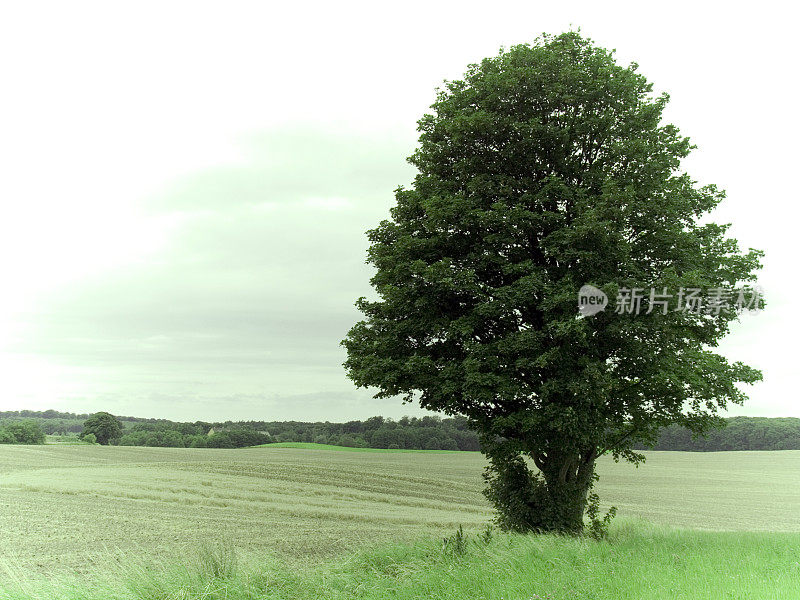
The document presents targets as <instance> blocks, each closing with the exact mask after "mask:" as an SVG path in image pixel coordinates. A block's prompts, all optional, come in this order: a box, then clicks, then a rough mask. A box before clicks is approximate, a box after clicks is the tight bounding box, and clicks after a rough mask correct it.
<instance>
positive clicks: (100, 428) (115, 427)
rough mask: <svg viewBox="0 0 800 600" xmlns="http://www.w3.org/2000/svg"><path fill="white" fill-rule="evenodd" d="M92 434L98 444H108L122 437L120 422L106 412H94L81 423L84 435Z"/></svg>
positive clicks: (82, 435)
mask: <svg viewBox="0 0 800 600" xmlns="http://www.w3.org/2000/svg"><path fill="white" fill-rule="evenodd" d="M89 434H93V435H94V437H95V439H96V441H97V443H98V444H103V445H104V446H105V445H108V444H110V443H111V442H112V441H116V440H118V439H119V438H120V437H122V422H121V421H120V420H119V419H117V417H115V416H114V415H112V414H111V413H107V412H102V411H101V412H98V413H94V414H93V415H92V416H90V417H89V418H88V419H86V421H84V423H83V433H81V436H80V437H81V439H82V438H83V437H84V436H87V435H89Z"/></svg>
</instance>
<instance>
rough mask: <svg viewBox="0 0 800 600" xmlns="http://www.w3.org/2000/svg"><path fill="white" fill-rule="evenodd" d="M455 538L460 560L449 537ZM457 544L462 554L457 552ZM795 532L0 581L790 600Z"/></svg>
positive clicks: (178, 591) (473, 547) (56, 591)
mask: <svg viewBox="0 0 800 600" xmlns="http://www.w3.org/2000/svg"><path fill="white" fill-rule="evenodd" d="M462 537H463V538H464V539H463V542H462V541H458V542H456V543H457V544H458V545H459V550H458V551H457V552H455V551H453V543H454V542H453V539H459V538H462ZM462 543H463V548H461V547H460V546H461V545H462ZM798 561H800V534H796V533H757V532H709V531H693V530H679V529H669V528H666V527H661V526H654V525H649V524H647V523H644V522H631V521H627V522H621V523H620V524H617V525H615V526H614V527H613V528H612V531H611V534H610V537H609V539H608V540H607V541H602V542H597V541H592V540H589V539H575V538H565V537H559V536H520V535H506V534H495V535H491V536H489V535H485V536H476V535H474V534H456V535H455V537H454V538H449V539H447V540H442V539H440V538H437V539H428V540H422V541H420V542H418V543H415V544H408V545H404V544H395V545H389V546H383V547H380V548H377V549H372V550H368V551H363V552H360V553H358V554H354V555H352V556H350V557H349V558H345V559H340V560H338V561H334V562H327V563H323V564H313V563H308V564H306V565H304V566H297V565H294V566H292V567H287V566H282V565H280V564H278V563H277V562H276V561H275V560H274V559H268V560H266V561H264V562H256V561H253V560H237V559H236V557H235V556H234V554H233V552H232V550H230V549H229V548H225V547H214V548H208V549H205V550H204V551H202V552H201V553H200V554H199V555H198V556H197V557H194V558H191V559H189V560H186V561H183V562H176V563H173V564H170V565H157V564H148V565H145V564H142V563H139V564H138V566H137V565H136V564H134V561H133V560H121V561H109V563H108V564H107V565H105V566H104V568H102V569H101V572H98V573H95V574H94V575H93V576H91V577H88V576H84V577H83V578H80V577H77V576H75V577H71V578H67V577H64V578H62V579H61V580H59V581H54V582H46V581H43V580H39V581H32V582H31V581H28V582H26V581H25V580H24V578H20V577H12V578H10V579H8V578H2V579H0V582H1V583H0V598H2V599H3V600H6V599H7V600H34V599H35V600H190V599H192V600H193V599H198V600H200V599H203V600H223V599H224V600H284V599H285V600H289V599H291V600H312V599H313V600H321V599H325V600H345V599H347V600H351V599H364V600H367V599H370V600H373V599H374V600H378V599H380V600H412V599H423V598H424V599H430V600H445V599H446V600H454V599H464V600H473V599H483V600H501V599H502V600H534V599H544V598H547V599H551V600H567V599H575V600H578V599H580V600H606V599H608V600H612V599H613V600H651V599H653V600H656V599H659V600H660V599H664V600H679V599H692V600H706V599H708V600H726V599H727V600H734V599H741V600H744V599H747V600H766V599H770V600H783V599H786V600H797V599H798V598H800V564H799V563H798Z"/></svg>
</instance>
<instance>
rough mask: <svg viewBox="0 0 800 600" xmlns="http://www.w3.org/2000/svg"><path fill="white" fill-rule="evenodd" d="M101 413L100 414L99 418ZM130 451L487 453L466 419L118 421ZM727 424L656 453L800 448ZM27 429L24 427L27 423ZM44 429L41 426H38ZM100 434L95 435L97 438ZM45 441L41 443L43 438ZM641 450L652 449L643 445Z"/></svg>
mask: <svg viewBox="0 0 800 600" xmlns="http://www.w3.org/2000/svg"><path fill="white" fill-rule="evenodd" d="M98 414H99V413H98ZM91 416H93V415H82V414H75V413H64V412H58V411H53V410H48V411H27V410H26V411H6V412H0V443H5V444H9V443H12V444H13V443H17V444H38V443H43V441H44V435H45V434H47V435H54V434H60V435H70V434H71V435H75V436H76V437H77V436H78V435H80V434H83V433H84V423H85V422H86V421H87V420H89V418H90V417H91ZM117 419H118V420H119V421H120V422H121V424H122V431H121V434H120V436H119V437H117V438H114V439H111V440H110V443H112V444H120V445H123V446H161V447H173V448H240V447H244V446H256V445H259V444H268V443H272V442H313V443H317V444H331V445H335V446H349V447H353V448H392V449H394V448H397V449H411V450H479V449H480V443H479V441H478V436H477V435H476V434H475V432H473V431H472V430H470V429H469V428H468V427H467V421H466V419H464V418H463V417H456V418H440V417H436V416H426V417H421V418H418V417H403V418H402V419H398V420H393V419H387V418H384V417H372V418H370V419H366V420H364V421H348V422H346V423H330V422H316V423H307V422H301V421H225V422H216V423H212V422H205V421H195V422H194V423H184V422H176V421H169V420H166V419H143V418H137V417H117ZM725 422H726V426H725V427H723V428H722V429H717V430H712V431H711V432H709V433H708V434H707V436H706V437H700V438H695V437H693V435H692V433H691V432H690V431H688V430H687V429H684V428H683V427H678V426H671V427H667V428H666V429H664V430H663V431H662V432H661V435H660V438H659V440H658V443H657V444H656V445H655V446H654V448H653V449H654V450H676V451H693V452H714V451H724V450H800V419H798V418H791V417H787V418H766V417H731V418H728V419H725ZM22 424H24V425H22ZM33 425H36V426H37V427H34V426H33ZM96 433H97V432H95V434H96ZM38 440H41V441H38ZM638 449H645V448H643V447H639V448H638Z"/></svg>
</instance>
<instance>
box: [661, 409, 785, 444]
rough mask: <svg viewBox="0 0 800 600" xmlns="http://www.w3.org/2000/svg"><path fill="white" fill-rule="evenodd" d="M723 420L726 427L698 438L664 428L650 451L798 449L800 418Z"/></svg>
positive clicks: (689, 433)
mask: <svg viewBox="0 0 800 600" xmlns="http://www.w3.org/2000/svg"><path fill="white" fill-rule="evenodd" d="M725 421H726V424H725V427H723V428H721V429H712V430H711V431H709V432H708V433H707V434H706V436H704V437H697V438H696V437H692V434H691V432H690V431H688V430H687V429H685V428H683V427H679V426H677V425H671V426H669V427H666V428H665V429H663V430H662V431H661V435H660V436H659V440H658V443H657V444H656V445H655V446H654V447H653V450H681V451H693V452H719V451H723V450H800V419H797V418H792V417H783V418H767V417H731V418H729V419H725Z"/></svg>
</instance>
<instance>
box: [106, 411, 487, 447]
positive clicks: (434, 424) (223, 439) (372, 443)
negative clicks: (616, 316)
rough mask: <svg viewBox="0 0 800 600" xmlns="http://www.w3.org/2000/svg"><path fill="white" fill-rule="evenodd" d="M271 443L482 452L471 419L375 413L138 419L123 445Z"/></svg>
mask: <svg viewBox="0 0 800 600" xmlns="http://www.w3.org/2000/svg"><path fill="white" fill-rule="evenodd" d="M272 442H313V443H317V444H332V445H336V446H349V447H353V448H397V449H417V450H479V449H480V445H479V443H478V437H477V435H476V434H475V432H473V431H471V430H470V429H468V428H467V423H466V419H460V418H453V419H441V418H439V417H422V418H414V417H404V418H402V419H400V420H398V421H394V420H391V419H385V418H383V417H372V418H370V419H367V420H366V421H349V422H347V423H327V422H326V423H303V422H299V421H245V422H232V421H228V422H225V423H204V422H196V423H175V422H171V421H163V422H157V423H135V424H133V425H131V426H130V428H128V429H126V430H124V431H123V434H122V436H121V437H120V439H119V444H120V445H123V446H172V447H187V448H188V447H192V448H237V447H241V446H253V445H257V444H268V443H272Z"/></svg>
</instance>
